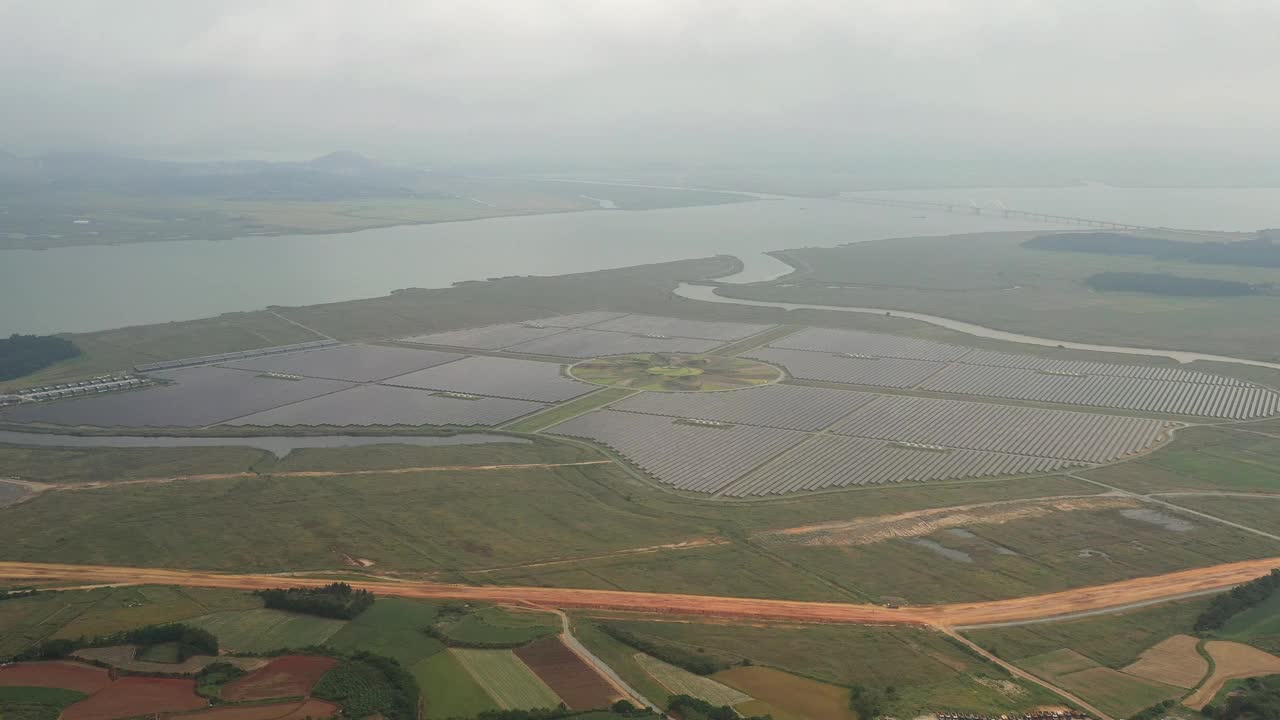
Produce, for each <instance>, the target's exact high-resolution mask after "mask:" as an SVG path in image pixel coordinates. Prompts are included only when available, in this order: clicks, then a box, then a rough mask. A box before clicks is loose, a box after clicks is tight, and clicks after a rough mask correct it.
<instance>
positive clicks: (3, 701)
mask: <svg viewBox="0 0 1280 720" xmlns="http://www.w3.org/2000/svg"><path fill="white" fill-rule="evenodd" d="M86 697H88V695H85V694H84V693H81V692H76V691H74V690H63V689H62V688H42V687H0V718H3V719H4V720H58V717H59V716H60V715H61V714H62V711H63V710H64V709H66V708H67V707H68V706H70V705H72V704H74V703H77V702H80V701H81V700H83V699H85V698H86Z"/></svg>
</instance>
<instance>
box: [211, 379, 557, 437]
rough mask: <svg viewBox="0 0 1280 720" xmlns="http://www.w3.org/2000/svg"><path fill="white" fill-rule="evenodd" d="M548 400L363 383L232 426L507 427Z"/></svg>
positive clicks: (265, 412)
mask: <svg viewBox="0 0 1280 720" xmlns="http://www.w3.org/2000/svg"><path fill="white" fill-rule="evenodd" d="M546 407H547V406H546V405H544V404H542V403H535V402H529V401H526V400H510V399H507V398H492V397H456V396H449V395H445V394H440V393H434V392H430V391H427V390H411V389H406V388H393V387H387V386H385V385H358V386H356V387H353V388H351V389H349V390H344V391H342V392H337V393H333V394H331V395H325V396H322V397H317V398H312V399H309V400H303V401H302V402H298V403H294V404H292V405H286V406H284V407H278V408H274V409H271V410H266V411H264V412H260V413H254V414H252V415H246V416H244V417H241V418H238V419H236V420H233V421H231V422H230V423H227V424H229V425H256V426H259V427H269V426H272V425H279V426H291V425H312V426H315V425H332V426H336V427H343V426H351V425H360V426H371V425H459V426H475V425H483V426H493V425H501V424H502V423H505V422H509V421H511V420H514V419H516V418H518V417H523V416H525V415H529V414H530V413H534V412H538V411H540V410H544V409H546Z"/></svg>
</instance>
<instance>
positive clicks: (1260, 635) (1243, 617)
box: [1215, 593, 1280, 655]
mask: <svg viewBox="0 0 1280 720" xmlns="http://www.w3.org/2000/svg"><path fill="white" fill-rule="evenodd" d="M1215 635H1217V636H1220V637H1222V638H1225V639H1227V640H1237V641H1239V642H1243V643H1248V644H1250V645H1254V646H1257V647H1259V648H1262V649H1263V650H1266V651H1267V652H1269V653H1271V654H1273V655H1276V654H1280V593H1272V595H1271V597H1270V598H1268V599H1267V601H1266V602H1264V603H1262V604H1260V605H1257V606H1255V607H1251V608H1249V609H1248V610H1245V611H1244V612H1241V613H1239V614H1237V615H1235V616H1234V617H1232V618H1231V619H1230V620H1228V621H1227V624H1226V625H1225V626H1224V627H1223V628H1222V629H1221V630H1219V631H1218V632H1216V633H1215Z"/></svg>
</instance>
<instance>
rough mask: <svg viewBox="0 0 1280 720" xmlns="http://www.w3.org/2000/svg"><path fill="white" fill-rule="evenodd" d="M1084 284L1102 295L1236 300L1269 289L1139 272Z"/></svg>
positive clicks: (1100, 277)
mask: <svg viewBox="0 0 1280 720" xmlns="http://www.w3.org/2000/svg"><path fill="white" fill-rule="evenodd" d="M1084 284H1085V285H1088V286H1089V287H1091V288H1093V289H1094V290H1101V291H1103V292H1140V293H1148V294H1150V295H1175V296H1180V297H1238V296H1240V295H1257V294H1260V293H1264V292H1265V291H1267V290H1269V289H1270V286H1269V285H1251V284H1249V283H1243V282H1236V281H1234V280H1215V279H1213V278H1199V277H1182V276H1180V275H1169V274H1167V273H1140V272H1104V273H1098V274H1097V275H1090V276H1089V277H1088V278H1085V281H1084Z"/></svg>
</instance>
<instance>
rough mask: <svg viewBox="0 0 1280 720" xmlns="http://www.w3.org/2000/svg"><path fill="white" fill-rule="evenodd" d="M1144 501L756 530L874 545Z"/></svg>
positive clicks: (801, 541)
mask: <svg viewBox="0 0 1280 720" xmlns="http://www.w3.org/2000/svg"><path fill="white" fill-rule="evenodd" d="M1141 505H1142V502H1141V501H1140V500H1138V499H1137V498H1131V497H1123V496H1115V495H1087V496H1070V497H1056V498H1037V499H1034V500H1002V501H999V502H991V503H979V504H976V505H957V506H953V507H946V508H934V509H931V510H913V511H911V512H905V513H897V514H895V515H876V516H874V517H866V518H856V519H854V520H842V521H837V522H828V523H820V524H817V525H802V526H800V527H793V528H786V529H784V530H769V531H766V532H762V533H758V534H756V536H755V537H756V539H758V540H765V541H769V542H777V543H786V544H797V545H870V544H872V543H878V542H884V541H886V540H893V539H896V538H913V537H921V536H924V535H931V534H933V533H935V532H937V531H939V530H944V529H947V528H958V527H966V526H973V525H1000V524H1004V523H1007V522H1013V521H1015V520H1026V519H1030V518H1040V517H1044V516H1046V515H1052V514H1056V513H1070V512H1081V511H1087V510H1111V509H1115V508H1139V507H1141Z"/></svg>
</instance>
